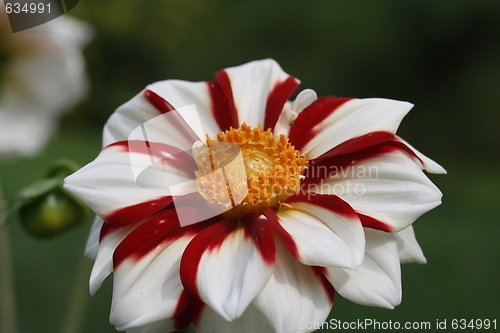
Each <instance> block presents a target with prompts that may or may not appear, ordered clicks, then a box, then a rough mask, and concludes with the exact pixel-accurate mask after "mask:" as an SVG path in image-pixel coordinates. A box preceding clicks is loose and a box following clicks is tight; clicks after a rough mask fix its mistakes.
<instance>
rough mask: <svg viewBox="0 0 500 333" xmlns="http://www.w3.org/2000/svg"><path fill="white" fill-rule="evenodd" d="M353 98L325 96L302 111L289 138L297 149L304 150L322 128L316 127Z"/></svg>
mask: <svg viewBox="0 0 500 333" xmlns="http://www.w3.org/2000/svg"><path fill="white" fill-rule="evenodd" d="M352 99H353V98H339V97H334V96H323V97H320V98H318V99H317V100H316V101H315V102H314V103H313V104H311V105H310V106H308V107H307V108H305V109H304V111H302V112H301V113H300V114H299V116H298V117H297V120H296V121H295V123H294V127H293V128H292V129H291V130H290V133H289V134H288V138H289V139H290V142H291V143H292V144H293V145H294V147H295V149H297V150H302V149H303V148H304V147H305V145H306V144H307V143H308V142H309V141H310V140H311V139H312V138H314V137H315V136H316V134H318V132H319V131H320V129H318V128H315V127H316V126H317V125H319V124H320V123H321V122H322V121H323V120H325V119H326V118H327V117H328V116H329V115H331V114H332V113H333V112H335V110H337V109H338V108H339V107H340V106H341V105H342V104H344V103H345V102H347V101H350V100H352Z"/></svg>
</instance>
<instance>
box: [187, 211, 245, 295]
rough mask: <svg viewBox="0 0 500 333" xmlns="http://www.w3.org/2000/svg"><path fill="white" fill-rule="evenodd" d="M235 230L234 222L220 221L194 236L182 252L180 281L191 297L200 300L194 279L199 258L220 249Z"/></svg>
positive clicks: (228, 220)
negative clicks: (206, 252) (207, 252)
mask: <svg viewBox="0 0 500 333" xmlns="http://www.w3.org/2000/svg"><path fill="white" fill-rule="evenodd" d="M195 225H197V224H195ZM237 228H239V226H238V223H237V221H236V220H234V219H226V220H222V221H220V222H218V223H215V224H214V225H212V226H210V227H208V228H206V229H205V230H203V231H202V232H200V233H199V234H198V235H196V237H194V238H193V239H192V240H191V242H190V243H189V245H188V246H187V248H186V250H184V254H183V255H182V259H181V268H180V275H181V281H182V285H183V286H184V288H185V289H186V290H187V292H188V293H189V294H190V295H191V296H192V297H194V298H196V299H200V296H199V292H198V286H197V285H196V277H197V274H198V266H199V264H200V260H201V257H202V256H203V254H204V253H205V251H212V250H214V249H218V248H220V246H221V245H222V243H223V242H224V240H225V239H226V238H227V237H228V236H229V235H230V234H231V233H232V232H233V231H234V230H236V229H237Z"/></svg>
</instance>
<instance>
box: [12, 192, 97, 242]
mask: <svg viewBox="0 0 500 333" xmlns="http://www.w3.org/2000/svg"><path fill="white" fill-rule="evenodd" d="M87 215H88V208H87V207H86V206H84V205H82V204H81V203H79V202H77V201H76V200H75V199H74V198H72V197H71V196H70V195H69V194H68V193H67V192H66V191H65V190H64V189H61V188H60V187H55V188H54V189H52V190H51V191H49V192H48V193H45V194H44V195H42V196H40V197H38V198H36V199H34V200H32V201H31V202H29V203H27V204H25V205H24V206H23V207H21V208H20V209H19V217H20V219H21V223H22V224H23V226H24V227H25V229H26V231H28V232H29V233H30V234H32V235H33V236H37V237H51V236H54V235H56V234H58V233H60V232H61V231H63V230H66V229H68V228H71V227H74V226H76V225H79V224H80V223H81V222H83V221H84V220H85V218H86V216H87Z"/></svg>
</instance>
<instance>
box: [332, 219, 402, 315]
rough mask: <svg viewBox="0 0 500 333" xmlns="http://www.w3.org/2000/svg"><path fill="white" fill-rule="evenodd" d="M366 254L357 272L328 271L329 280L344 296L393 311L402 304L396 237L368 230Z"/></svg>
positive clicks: (345, 270)
mask: <svg viewBox="0 0 500 333" xmlns="http://www.w3.org/2000/svg"><path fill="white" fill-rule="evenodd" d="M365 232H366V254H365V260H364V262H363V264H362V265H361V266H360V267H358V268H357V269H356V270H349V269H342V268H337V267H335V268H328V275H327V276H328V279H329V280H330V282H331V283H332V284H333V286H334V287H335V290H336V291H337V292H338V293H339V294H340V295H342V296H343V297H345V298H347V299H349V300H350V301H353V302H355V303H359V304H362V305H369V306H379V307H384V308H389V309H392V308H394V307H395V306H397V305H398V304H399V303H400V302H401V267H400V264H399V256H398V246H397V244H396V242H395V240H394V236H393V234H389V233H385V232H383V231H379V230H373V229H369V228H365Z"/></svg>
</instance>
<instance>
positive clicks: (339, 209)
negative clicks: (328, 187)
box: [285, 192, 357, 220]
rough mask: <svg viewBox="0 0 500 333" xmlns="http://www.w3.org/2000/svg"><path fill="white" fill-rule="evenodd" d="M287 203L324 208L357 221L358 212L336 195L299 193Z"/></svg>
mask: <svg viewBox="0 0 500 333" xmlns="http://www.w3.org/2000/svg"><path fill="white" fill-rule="evenodd" d="M285 202H286V203H289V204H293V203H294V202H297V203H299V202H303V203H306V204H310V205H315V206H318V207H321V208H324V209H326V210H329V211H331V212H333V213H335V214H338V215H342V216H345V217H347V218H350V219H356V220H357V218H356V212H354V210H353V209H352V207H351V206H350V205H349V204H348V203H347V202H345V201H344V200H342V199H341V198H339V197H338V196H336V195H330V194H319V193H312V192H306V193H298V194H295V195H293V196H291V197H290V198H288V199H287V200H285Z"/></svg>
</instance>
